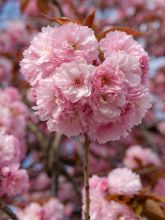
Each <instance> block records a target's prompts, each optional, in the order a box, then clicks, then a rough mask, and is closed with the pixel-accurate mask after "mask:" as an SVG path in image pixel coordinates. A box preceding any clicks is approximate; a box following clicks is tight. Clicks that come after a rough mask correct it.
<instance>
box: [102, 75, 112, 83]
mask: <svg viewBox="0 0 165 220" xmlns="http://www.w3.org/2000/svg"><path fill="white" fill-rule="evenodd" d="M101 84H102V85H109V84H110V80H109V77H108V76H102V78H101Z"/></svg>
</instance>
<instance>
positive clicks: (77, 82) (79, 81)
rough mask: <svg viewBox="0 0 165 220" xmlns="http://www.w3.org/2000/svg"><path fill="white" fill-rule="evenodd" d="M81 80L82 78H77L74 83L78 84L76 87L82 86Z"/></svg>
mask: <svg viewBox="0 0 165 220" xmlns="http://www.w3.org/2000/svg"><path fill="white" fill-rule="evenodd" d="M81 84H82V83H81V80H80V79H75V81H74V85H75V86H76V87H80V86H81Z"/></svg>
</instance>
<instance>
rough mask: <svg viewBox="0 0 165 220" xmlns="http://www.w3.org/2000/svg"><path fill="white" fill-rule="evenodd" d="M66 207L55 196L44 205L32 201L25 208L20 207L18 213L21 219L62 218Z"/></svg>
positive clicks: (56, 219)
mask: <svg viewBox="0 0 165 220" xmlns="http://www.w3.org/2000/svg"><path fill="white" fill-rule="evenodd" d="M63 212H64V207H63V205H62V204H61V203H60V202H59V201H58V200H57V199H55V198H52V199H50V200H49V201H48V202H47V203H45V204H44V205H40V204H38V203H34V202H33V203H30V205H28V206H27V207H26V208H25V209H24V210H21V209H18V210H17V215H18V217H19V218H20V219H21V220H30V219H33V220H62V219H63Z"/></svg>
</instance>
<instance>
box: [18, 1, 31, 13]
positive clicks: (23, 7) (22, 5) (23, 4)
mask: <svg viewBox="0 0 165 220" xmlns="http://www.w3.org/2000/svg"><path fill="white" fill-rule="evenodd" d="M28 3H29V0H22V1H21V2H20V10H21V12H24V11H25V9H26V7H27V6H28Z"/></svg>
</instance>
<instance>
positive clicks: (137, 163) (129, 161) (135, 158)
mask: <svg viewBox="0 0 165 220" xmlns="http://www.w3.org/2000/svg"><path fill="white" fill-rule="evenodd" d="M124 164H125V165H126V166H127V167H129V168H130V169H137V168H140V167H147V166H160V165H161V160H160V158H159V156H158V155H157V154H156V153H155V152H154V151H152V150H151V149H150V148H142V147H141V146H140V145H133V146H131V147H130V148H128V150H127V151H126V156H125V158H124Z"/></svg>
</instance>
